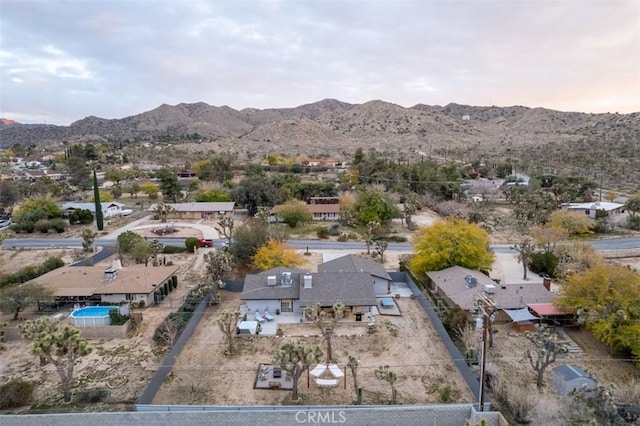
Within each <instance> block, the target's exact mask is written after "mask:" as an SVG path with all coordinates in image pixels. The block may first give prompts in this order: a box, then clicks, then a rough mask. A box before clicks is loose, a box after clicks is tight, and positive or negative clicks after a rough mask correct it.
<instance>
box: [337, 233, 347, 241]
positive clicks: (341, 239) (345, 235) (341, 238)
mask: <svg viewBox="0 0 640 426" xmlns="http://www.w3.org/2000/svg"><path fill="white" fill-rule="evenodd" d="M348 239H349V238H348V237H347V234H340V236H339V237H338V241H340V242H341V243H344V242H345V241H347V240H348Z"/></svg>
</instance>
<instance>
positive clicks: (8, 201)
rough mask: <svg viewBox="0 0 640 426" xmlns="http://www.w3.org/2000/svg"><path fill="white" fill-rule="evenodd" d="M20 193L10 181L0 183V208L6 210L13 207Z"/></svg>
mask: <svg viewBox="0 0 640 426" xmlns="http://www.w3.org/2000/svg"><path fill="white" fill-rule="evenodd" d="M19 196H20V193H19V192H18V186H17V185H16V184H15V182H13V181H10V180H2V181H0V207H2V208H8V207H11V206H13V205H14V204H15V203H16V202H17V201H18V199H19V198H18V197H19Z"/></svg>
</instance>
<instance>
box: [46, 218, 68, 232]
mask: <svg viewBox="0 0 640 426" xmlns="http://www.w3.org/2000/svg"><path fill="white" fill-rule="evenodd" d="M49 226H50V227H51V228H53V229H54V230H55V231H56V232H57V233H58V234H62V233H63V232H64V231H65V230H66V229H67V222H65V220H64V219H61V218H57V219H51V220H50V221H49Z"/></svg>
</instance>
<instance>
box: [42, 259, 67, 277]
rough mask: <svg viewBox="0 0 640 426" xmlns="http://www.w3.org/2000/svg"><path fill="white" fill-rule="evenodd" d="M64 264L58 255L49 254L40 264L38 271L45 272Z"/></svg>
mask: <svg viewBox="0 0 640 426" xmlns="http://www.w3.org/2000/svg"><path fill="white" fill-rule="evenodd" d="M63 266H64V261H63V260H62V259H60V258H59V257H55V256H51V257H49V258H48V259H47V260H45V261H44V263H43V264H42V266H40V271H41V273H42V274H46V273H47V272H50V271H53V270H54V269H58V268H61V267H63Z"/></svg>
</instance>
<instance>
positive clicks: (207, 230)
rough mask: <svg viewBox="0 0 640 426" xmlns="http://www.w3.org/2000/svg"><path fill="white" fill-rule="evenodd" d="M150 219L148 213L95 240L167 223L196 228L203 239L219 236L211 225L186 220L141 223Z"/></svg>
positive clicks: (113, 238)
mask: <svg viewBox="0 0 640 426" xmlns="http://www.w3.org/2000/svg"><path fill="white" fill-rule="evenodd" d="M151 220H153V215H148V216H145V217H143V218H140V219H137V220H134V221H133V222H130V223H128V224H127V225H125V226H123V227H121V228H118V229H116V230H115V231H113V232H111V233H109V234H108V235H105V236H103V237H100V238H98V240H97V242H98V243H99V242H100V240H115V239H117V238H118V235H120V234H122V233H123V232H126V231H135V230H138V229H149V228H162V227H164V226H165V225H168V224H173V226H174V227H175V228H193V229H197V230H198V231H200V232H201V233H202V238H204V239H211V240H217V239H219V238H220V236H219V235H218V231H217V230H216V229H215V228H214V227H213V226H211V225H205V224H201V223H188V222H167V223H160V222H157V223H151V224H146V225H143V223H147V222H149V221H151Z"/></svg>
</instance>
